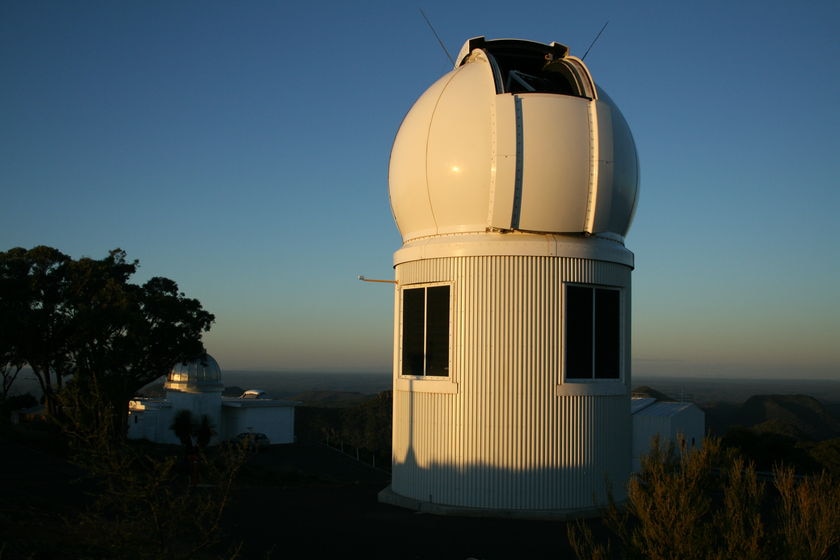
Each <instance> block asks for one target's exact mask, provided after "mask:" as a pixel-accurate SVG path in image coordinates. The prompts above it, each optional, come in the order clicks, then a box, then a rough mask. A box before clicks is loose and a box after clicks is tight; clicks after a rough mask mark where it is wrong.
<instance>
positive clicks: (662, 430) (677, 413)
mask: <svg viewBox="0 0 840 560" xmlns="http://www.w3.org/2000/svg"><path fill="white" fill-rule="evenodd" d="M631 411H632V414H633V472H639V471H640V470H641V460H642V457H644V456H645V455H647V454H648V453H649V452H650V450H651V444H652V443H653V440H654V438H658V439H659V442H660V445H663V446H668V445H674V447H675V450H676V451H677V452H680V451H685V450H690V449H695V448H699V447H700V446H701V445H702V443H703V438H704V437H705V435H706V413H705V412H703V410H702V409H701V408H700V407H698V406H697V405H696V404H694V403H691V402H668V401H658V400H656V399H654V398H650V397H645V398H635V397H634V398H633V399H632V401H631Z"/></svg>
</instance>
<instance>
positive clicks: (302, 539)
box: [228, 444, 573, 560]
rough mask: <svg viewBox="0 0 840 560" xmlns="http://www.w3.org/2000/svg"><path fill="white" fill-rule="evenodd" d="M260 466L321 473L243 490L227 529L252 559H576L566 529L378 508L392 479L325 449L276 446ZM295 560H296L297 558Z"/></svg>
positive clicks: (261, 459)
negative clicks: (296, 482) (296, 553)
mask: <svg viewBox="0 0 840 560" xmlns="http://www.w3.org/2000/svg"><path fill="white" fill-rule="evenodd" d="M253 461H254V463H256V464H258V465H260V466H264V467H266V468H270V469H279V470H281V471H286V472H289V471H293V470H299V472H301V473H308V474H310V475H311V474H316V478H315V479H311V480H308V481H305V482H303V483H301V484H300V485H296V486H290V487H285V488H284V487H278V486H259V485H257V486H250V487H246V488H243V489H242V490H241V492H240V495H239V497H238V498H239V499H238V501H237V503H236V504H235V505H234V506H233V507H232V508H231V510H230V512H229V513H230V521H231V522H230V523H229V525H228V530H230V531H231V533H232V534H231V536H232V537H233V538H234V539H236V538H241V539H242V542H243V544H244V549H243V553H244V556H245V557H247V558H281V557H286V556H288V554H289V553H290V552H293V551H295V550H299V549H301V548H302V549H303V550H306V554H305V555H303V556H299V557H306V558H335V557H344V556H348V555H350V556H353V557H363V558H405V559H441V560H445V559H453V560H455V559H458V560H465V559H468V558H475V559H483V560H493V559H499V560H501V559H520V558H529V559H543V558H552V559H558V558H573V555H572V554H571V552H570V549H569V548H568V546H567V544H566V528H565V525H564V524H563V523H561V522H550V521H525V520H512V519H507V520H505V519H482V518H471V517H449V516H440V515H432V514H425V513H416V512H414V511H411V510H406V509H403V508H399V507H396V506H392V505H388V504H383V503H380V502H379V501H378V500H377V494H378V492H379V491H380V490H382V489H383V488H385V487H387V485H388V474H387V473H384V472H382V471H378V470H376V469H372V468H371V467H369V466H366V465H363V464H361V463H358V462H356V461H355V459H352V458H350V457H349V456H347V455H344V454H342V453H341V452H340V451H336V450H333V449H330V448H328V447H323V446H301V445H297V444H295V445H280V446H272V447H271V448H269V449H268V450H266V451H263V452H261V453H260V454H259V455H258V456H257V457H255V458H254V459H253ZM293 555H294V554H293Z"/></svg>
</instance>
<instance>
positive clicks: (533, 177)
mask: <svg viewBox="0 0 840 560" xmlns="http://www.w3.org/2000/svg"><path fill="white" fill-rule="evenodd" d="M457 60H458V61H457V62H456V66H455V68H454V69H453V70H452V71H450V72H449V73H447V74H446V75H444V76H443V77H441V78H440V79H439V80H437V81H436V82H435V83H434V84H433V85H432V86H431V87H429V89H428V90H426V92H425V93H424V94H423V95H422V96H420V98H419V99H418V100H417V101H416V102H415V104H414V106H413V107H412V108H411V109H410V110H409V112H408V113H407V114H406V116H405V118H404V119H403V122H402V124H401V126H400V129H399V131H398V132H397V135H396V138H395V140H394V144H393V147H392V150H391V158H390V165H389V194H390V200H391V209H392V212H393V215H394V219H395V221H396V223H397V227H398V228H399V230H400V233H401V235H402V237H403V241H404V242H405V241H409V240H411V239H416V238H419V237H425V236H431V235H442V234H452V233H465V232H483V231H513V230H517V231H527V232H543V233H580V234H601V235H606V236H609V237H615V238H619V239H620V240H623V238H624V236H625V235H626V233H627V231H628V230H629V228H630V224H631V222H632V219H633V215H634V213H635V208H636V200H637V196H638V188H639V167H638V158H637V153H636V146H635V143H634V141H633V137H632V134H631V133H630V128H629V126H628V125H627V122H626V121H625V119H624V117H623V116H622V114H621V112H620V111H619V110H618V107H617V106H616V105H615V103H613V101H612V100H611V99H610V98H609V97H608V96H607V94H606V93H605V92H604V91H603V90H602V89H600V88H599V87H597V86H596V85H595V83H594V82H593V80H592V77H591V75H590V73H589V70H588V69H587V67H586V66H585V65H584V63H583V61H582V60H580V59H578V58H576V57H573V56H570V55H569V54H568V48H567V47H565V46H564V45H560V44H558V43H551V44H548V45H545V44H542V43H536V42H532V41H523V40H518V39H498V40H485V39H484V38H483V37H478V38H475V39H470V40H469V41H467V42H466V43H465V45H464V47H463V48H462V49H461V53H460V54H459V56H458V59H457Z"/></svg>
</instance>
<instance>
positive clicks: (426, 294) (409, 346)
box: [402, 286, 449, 376]
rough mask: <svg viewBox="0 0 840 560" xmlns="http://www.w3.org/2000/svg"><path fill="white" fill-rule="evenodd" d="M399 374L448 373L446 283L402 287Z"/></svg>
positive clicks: (447, 303) (447, 296)
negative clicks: (400, 372)
mask: <svg viewBox="0 0 840 560" xmlns="http://www.w3.org/2000/svg"><path fill="white" fill-rule="evenodd" d="M402 374H403V375H435V376H447V375H449V286H425V287H420V288H403V290H402Z"/></svg>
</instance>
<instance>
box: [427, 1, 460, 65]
mask: <svg viewBox="0 0 840 560" xmlns="http://www.w3.org/2000/svg"><path fill="white" fill-rule="evenodd" d="M419 10H420V14H421V15H422V16H423V19H425V20H426V23H428V24H429V29H431V30H432V33H434V34H435V37H436V38H437V40H438V43H439V44H440V48H442V49H443V52H445V53H446V57H447V58H448V59H449V62H450V63H451V64H452V66H455V60H454V59H453V58H452V55H451V54H449V51H448V50H446V46H445V45H444V44H443V41H441V40H440V37H439V36H438V34H437V31H435V28H434V27H432V22H431V21H429V18H427V17H426V14H425V13H424V12H423V8H419Z"/></svg>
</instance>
